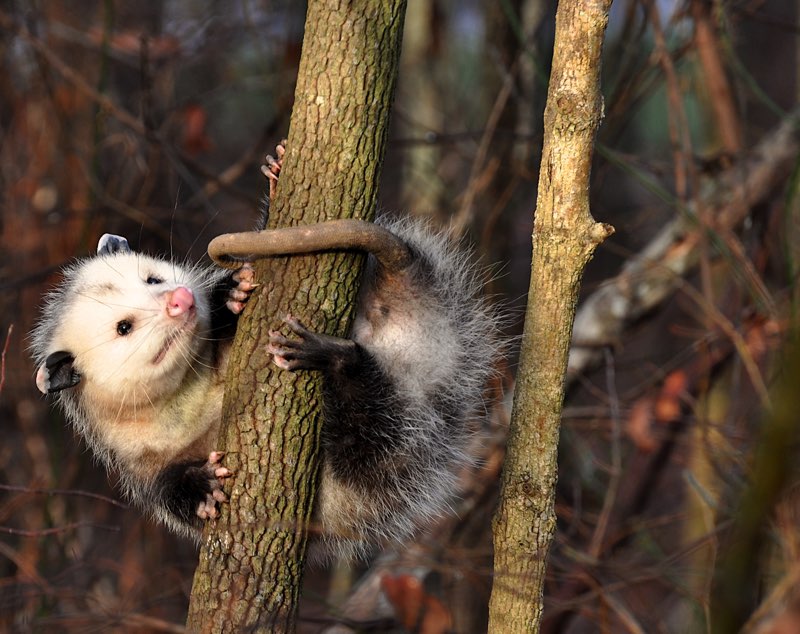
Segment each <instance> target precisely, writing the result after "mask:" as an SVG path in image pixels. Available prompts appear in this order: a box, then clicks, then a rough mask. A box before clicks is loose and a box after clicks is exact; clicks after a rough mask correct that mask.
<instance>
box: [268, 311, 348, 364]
mask: <svg viewBox="0 0 800 634" xmlns="http://www.w3.org/2000/svg"><path fill="white" fill-rule="evenodd" d="M283 322H284V323H285V324H286V325H287V326H288V327H289V330H291V331H292V333H294V334H295V335H296V338H292V339H290V338H289V337H285V336H284V335H283V334H281V333H280V332H279V331H277V330H270V331H269V345H268V346H267V352H269V353H270V354H271V355H272V361H273V362H274V363H275V365H277V366H278V367H279V368H282V369H284V370H289V371H290V372H294V371H296V370H321V371H325V372H332V371H337V370H339V371H340V370H343V369H345V368H346V366H348V365H349V364H351V363H356V362H358V360H359V349H358V345H357V344H356V343H355V342H353V341H350V340H349V339H340V338H338V337H331V336H330V335H321V334H318V333H314V332H311V331H310V330H308V329H307V328H306V327H305V326H304V325H303V324H301V323H300V321H298V320H297V319H296V318H295V317H294V316H292V315H287V316H286V318H285V319H284V320H283Z"/></svg>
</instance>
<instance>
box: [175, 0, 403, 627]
mask: <svg viewBox="0 0 800 634" xmlns="http://www.w3.org/2000/svg"><path fill="white" fill-rule="evenodd" d="M404 11H405V1H404V0H391V1H390V2H380V3H375V2H371V0H352V1H350V2H347V3H339V2H336V1H335V0H312V1H311V2H309V6H308V13H307V17H306V30H305V39H304V43H303V53H302V58H301V61H300V69H299V75H298V82H297V89H296V92H295V105H294V110H293V113H292V121H291V127H290V131H289V143H288V146H287V153H286V156H285V157H284V162H283V171H282V174H281V181H280V184H279V187H278V194H277V196H276V199H275V200H274V201H273V205H272V212H271V213H272V217H271V220H270V227H271V228H275V227H279V226H287V225H298V224H309V223H312V222H317V221H321V220H327V219H332V218H361V219H371V217H372V215H373V213H374V208H375V204H376V199H377V187H378V180H379V174H380V167H381V163H382V160H383V155H384V149H385V145H386V136H387V130H388V121H389V110H390V105H391V101H392V95H393V91H394V86H395V79H396V74H397V64H398V57H399V53H400V42H401V36H402V24H403V15H404ZM357 258H358V256H356V255H353V254H345V253H335V254H326V255H323V256H302V257H292V258H275V259H271V260H262V261H261V262H259V263H258V264H257V266H256V279H257V281H258V282H259V283H260V284H261V286H260V287H259V288H258V289H257V291H256V292H255V293H254V297H252V298H251V300H250V305H249V306H248V308H247V310H246V311H245V312H244V314H243V316H242V318H241V320H240V322H239V328H238V331H237V334H236V339H235V341H234V344H233V346H234V347H233V352H232V355H231V360H230V366H229V371H228V377H227V384H226V395H225V401H224V404H223V431H222V433H221V438H220V445H221V448H222V449H223V450H225V451H226V452H227V453H226V457H225V464H226V466H227V467H229V468H230V469H232V470H233V471H234V476H233V478H232V479H231V481H232V488H231V487H226V490H227V492H228V493H229V497H230V503H229V504H226V505H223V510H222V517H221V518H220V519H219V520H218V521H217V522H216V523H211V524H209V526H208V527H207V528H206V532H205V534H204V540H203V545H202V550H201V552H200V561H199V565H198V568H197V572H196V573H195V578H194V586H193V588H192V597H191V602H190V606H189V617H188V622H187V627H188V629H189V630H190V631H192V632H220V631H248V632H284V631H292V630H293V629H294V625H295V619H296V606H297V599H298V594H299V589H300V582H301V575H302V568H303V561H304V556H305V547H306V536H307V532H308V522H309V519H310V517H311V509H312V506H313V503H314V496H315V492H316V482H317V473H318V468H317V467H318V454H319V446H318V435H319V433H318V432H319V423H320V415H319V404H320V402H321V392H320V389H319V384H318V379H317V377H316V376H314V375H313V374H311V373H307V372H299V373H297V374H292V373H288V372H283V371H281V370H278V369H277V368H275V367H274V365H273V364H271V363H270V362H269V358H268V355H267V354H266V351H265V350H266V346H267V338H268V330H269V329H270V328H276V327H278V325H279V324H280V322H281V320H282V319H283V317H284V316H285V315H286V314H287V313H289V312H291V313H292V314H294V315H296V316H297V317H298V318H299V319H300V320H301V321H303V322H304V323H305V324H306V325H307V326H309V327H310V328H311V329H312V330H317V331H324V332H327V333H329V334H335V335H338V336H344V335H345V333H346V332H347V326H348V324H349V322H350V309H351V306H352V303H353V301H352V300H353V298H354V297H355V292H356V286H357V282H358V276H359V270H360V267H359V266H357V264H358V263H359V260H358V259H357Z"/></svg>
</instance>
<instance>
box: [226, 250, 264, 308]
mask: <svg viewBox="0 0 800 634" xmlns="http://www.w3.org/2000/svg"><path fill="white" fill-rule="evenodd" d="M255 279H256V277H255V270H254V269H253V265H252V264H250V262H246V263H245V264H243V265H242V267H241V268H240V269H239V270H238V271H236V272H235V273H234V274H233V275H232V276H231V281H232V282H233V284H234V286H232V287H231V289H230V290H229V291H228V298H227V300H226V301H225V305H226V306H227V307H228V310H229V311H231V312H232V313H233V314H234V315H238V314H239V313H241V312H242V311H243V310H244V305H245V304H246V303H247V300H248V299H249V298H250V293H252V292H253V291H254V290H255V289H256V288H257V287H258V284H256V283H255Z"/></svg>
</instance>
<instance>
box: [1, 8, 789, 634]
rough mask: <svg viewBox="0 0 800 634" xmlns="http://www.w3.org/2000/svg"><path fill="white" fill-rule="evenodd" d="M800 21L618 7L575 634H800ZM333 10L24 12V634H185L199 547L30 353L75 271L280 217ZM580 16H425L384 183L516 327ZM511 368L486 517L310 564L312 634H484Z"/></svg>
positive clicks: (566, 464)
mask: <svg viewBox="0 0 800 634" xmlns="http://www.w3.org/2000/svg"><path fill="white" fill-rule="evenodd" d="M799 13H800V3H798V2H796V1H792V0H728V1H725V2H722V1H721V0H713V1H712V0H616V1H615V2H614V5H613V8H612V14H611V20H610V23H609V27H608V32H607V40H606V46H605V51H604V65H603V94H604V96H605V109H606V118H605V121H604V123H603V126H602V128H601V130H600V134H599V138H598V146H597V155H596V160H595V166H594V171H593V185H592V193H591V196H592V212H593V215H594V217H595V219H597V220H599V221H603V222H609V223H611V224H613V225H614V226H615V227H616V234H615V235H614V236H613V237H612V238H611V239H610V240H608V241H607V242H606V243H605V244H603V245H602V246H601V248H600V250H599V252H598V254H597V255H596V257H595V259H594V260H593V262H592V263H590V265H589V267H588V269H587V273H586V278H585V281H584V287H583V297H584V301H583V304H582V306H581V307H580V308H579V316H578V319H577V322H576V331H575V347H574V355H573V357H572V358H571V373H570V376H569V379H568V380H569V382H570V384H569V393H568V398H567V403H566V409H565V415H564V420H563V432H562V449H561V467H560V480H559V493H558V503H557V513H558V517H559V531H558V534H557V537H556V542H555V544H554V546H553V549H552V551H551V553H550V565H549V575H548V581H547V589H546V596H545V619H544V623H543V631H545V632H552V633H556V632H558V633H561V632H569V633H577V632H595V631H602V632H704V631H707V623H708V617H709V614H710V613H711V612H714V613H715V614H716V615H719V618H720V619H721V620H720V622H726V623H737V624H741V623H743V622H744V620H746V619H749V623H748V626H747V627H748V628H749V629H748V631H752V632H756V631H758V632H767V631H769V632H779V631H780V632H790V631H791V632H796V631H800V585H798V584H800V528H799V527H798V519H799V518H800V507H799V506H798V502H800V500H799V499H798V493H797V489H796V486H795V485H796V474H795V473H794V472H793V469H794V465H795V464H796V463H797V460H796V459H795V455H796V444H797V440H796V439H797V431H796V429H795V428H794V425H795V422H796V420H797V416H796V415H795V414H794V413H795V412H797V411H798V409H797V407H798V406H800V403H798V402H797V401H798V400H799V399H800V394H797V393H796V392H800V377H798V375H797V374H794V375H792V374H791V373H790V370H789V369H786V370H784V368H785V367H788V366H785V364H784V357H785V356H786V355H785V354H784V353H785V352H786V350H787V347H786V346H782V345H781V344H783V343H784V342H786V341H787V340H788V339H789V338H790V333H791V330H792V322H793V320H796V307H797V304H796V302H797V299H798V288H797V272H798V256H800V235H798V234H799V233H800V221H799V220H798V213H799V212H800V206H798V205H799V203H798V200H797V196H796V191H797V164H796V161H797V156H798V142H797V135H796V133H795V127H796V122H797V113H798V111H797V110H796V104H797V101H798V73H799V72H800V64H798V60H799V59H800V15H798V14H799ZM304 14H305V7H304V4H303V3H301V2H296V1H294V0H239V1H237V2H221V1H218V0H217V1H207V2H198V1H194V0H169V1H166V2H137V3H131V2H119V1H114V0H105V1H103V2H100V1H90V0H65V1H62V2H42V1H39V2H22V1H14V0H6V1H5V2H2V3H0V55H2V66H0V182H1V183H2V207H0V239H1V240H2V248H1V249H0V291H1V292H0V307H1V309H0V349H2V366H1V367H0V425H2V439H3V440H2V443H0V630H3V631H14V632H28V631H47V632H51V631H70V632H84V631H86V632H93V631H103V632H109V631H120V632H123V631H124V632H127V631H136V632H164V631H169V632H180V631H183V630H182V625H181V624H182V623H183V620H184V618H185V613H186V606H187V600H188V599H187V597H188V593H189V591H190V589H191V580H192V573H193V569H194V566H195V563H196V551H195V548H194V546H193V545H192V544H190V543H187V542H185V541H182V540H180V539H178V538H176V537H174V536H173V535H171V534H169V533H167V532H166V530H165V529H163V528H161V527H159V526H156V525H153V524H152V523H149V522H147V521H145V520H143V519H142V518H141V517H140V515H139V514H138V513H137V512H136V511H135V510H132V509H128V508H127V507H126V506H125V505H124V504H122V503H121V502H120V501H119V496H118V494H117V492H116V491H115V489H114V477H113V475H111V476H108V475H106V473H105V472H104V471H103V470H102V469H100V468H99V467H97V466H96V465H95V464H94V463H93V460H92V458H91V456H90V455H89V454H88V453H87V451H86V449H85V447H84V445H83V444H82V443H81V442H80V441H79V440H78V439H76V438H75V437H74V435H73V433H72V430H71V429H69V428H67V427H66V426H65V425H64V423H63V419H62V418H61V416H60V414H59V413H58V412H56V411H54V410H53V409H52V408H51V407H49V405H48V403H47V401H46V399H44V398H43V397H41V395H39V393H38V392H37V390H36V387H35V385H34V370H35V369H34V368H33V366H32V363H31V361H30V360H29V358H28V356H27V354H26V345H27V340H26V336H27V333H28V332H29V331H30V328H31V326H32V324H33V323H34V320H35V318H36V312H37V306H38V305H39V303H40V299H41V296H42V294H43V293H44V292H45V291H46V289H47V288H48V287H50V286H52V284H53V283H54V281H55V280H57V277H58V270H59V268H60V267H61V266H63V265H64V264H65V263H67V262H69V261H70V259H71V258H73V257H75V256H80V255H86V254H89V253H91V252H92V251H93V249H94V245H95V244H96V241H97V238H98V236H99V235H100V234H102V233H104V232H111V233H119V234H123V235H126V236H127V237H128V238H129V240H130V241H131V244H132V245H133V246H134V248H137V249H141V250H146V251H150V252H154V253H164V254H170V253H171V254H172V255H173V256H174V257H176V258H189V259H191V260H195V259H201V258H203V257H204V252H205V248H206V245H207V243H208V241H209V240H210V239H211V238H212V237H213V236H215V235H217V234H218V233H221V232H226V231H233V230H239V229H247V228H250V227H252V226H253V224H254V222H255V219H256V217H257V213H258V212H257V210H258V206H259V200H260V199H261V197H262V196H263V193H264V190H265V183H264V182H263V181H264V179H263V177H262V176H261V174H260V172H259V165H260V162H261V160H262V158H263V155H264V154H265V153H267V152H272V150H273V147H274V144H275V143H276V142H277V141H278V140H279V139H280V138H282V137H283V136H285V135H286V134H287V131H288V124H289V117H290V114H291V108H292V99H293V90H294V80H295V75H296V70H297V64H298V60H299V55H300V49H301V44H302V37H303V23H304ZM554 15H555V2H554V0H502V1H499V2H480V1H478V0H429V1H426V0H409V5H408V12H407V16H406V26H405V39H404V46H403V54H402V61H401V71H400V77H399V84H398V90H397V97H396V103H395V107H394V114H393V122H392V132H391V136H390V140H389V150H388V155H387V158H386V162H385V167H384V172H383V186H382V195H381V207H382V208H384V209H387V210H393V211H400V212H407V213H414V214H420V215H426V216H429V217H431V218H432V219H433V221H435V222H436V223H440V224H441V225H442V226H451V227H453V228H454V231H455V232H457V233H463V234H465V235H466V236H468V238H469V239H470V240H471V241H472V242H473V243H474V244H476V245H477V248H478V250H479V252H480V253H481V256H482V258H483V261H484V262H485V263H487V264H490V265H493V266H494V267H495V270H496V273H495V275H494V276H493V279H492V282H491V284H490V288H491V292H492V293H494V294H495V295H496V296H497V297H498V298H499V299H500V300H501V301H503V302H505V303H506V305H508V306H511V307H512V308H514V309H515V311H514V314H515V318H514V320H513V323H512V324H511V325H510V328H509V335H511V336H517V335H519V333H520V332H521V330H522V324H521V323H520V316H521V314H522V311H521V307H522V306H523V305H524V302H525V301H526V299H527V298H526V297H525V292H526V289H527V287H528V276H529V268H528V267H529V258H530V243H531V241H530V233H531V227H532V215H533V207H534V201H535V196H536V186H537V178H538V174H537V169H538V164H539V154H538V153H539V151H540V147H541V135H542V129H541V119H542V110H543V108H544V102H545V97H546V89H547V77H548V68H549V60H550V58H551V51H552V39H553V31H554ZM530 299H531V301H536V298H535V297H534V298H530ZM475 361H476V363H480V362H482V360H481V359H476V360H475ZM799 365H800V364H798V363H797V362H795V363H794V364H793V366H792V367H798V366H799ZM513 375H514V359H513V358H512V359H511V360H510V363H509V367H508V368H507V371H506V381H505V383H506V384H505V386H504V388H503V389H504V392H505V395H506V397H505V398H504V399H501V401H500V403H499V405H498V407H497V412H496V416H495V417H494V419H495V424H494V427H493V428H492V429H491V430H488V431H489V432H490V433H489V434H488V435H487V438H488V440H487V442H486V443H485V445H486V446H485V448H484V456H483V458H484V463H483V464H484V466H483V468H482V469H481V470H479V471H478V472H476V473H473V474H469V476H468V477H467V478H466V479H465V489H466V490H467V495H466V499H465V501H464V502H463V503H462V504H461V505H460V506H459V509H458V510H459V515H458V517H457V518H455V519H454V518H448V520H447V521H445V522H443V524H442V525H441V526H437V527H434V528H433V529H432V531H431V533H430V534H429V535H426V536H424V537H423V538H421V539H420V542H419V544H416V545H414V546H413V547H411V548H408V549H401V552H399V553H394V554H392V553H388V554H385V555H383V556H381V558H379V559H378V560H377V563H376V564H375V565H374V566H373V567H372V568H371V569H367V566H366V565H361V566H359V567H357V568H356V569H355V570H352V569H349V568H348V567H347V566H344V565H342V566H338V567H335V568H334V569H332V570H314V571H310V572H308V573H307V575H306V578H307V581H306V586H307V587H306V589H305V592H304V597H305V598H304V602H303V605H302V607H301V615H300V618H301V623H302V628H303V631H308V632H318V631H351V630H342V629H339V630H335V629H334V627H333V626H334V624H335V623H336V622H337V621H338V620H340V619H341V618H342V617H345V618H346V619H348V620H349V621H351V624H352V622H353V621H367V622H368V624H363V623H362V627H361V629H362V631H420V632H426V633H428V634H430V633H433V632H444V631H456V632H480V631H482V630H485V627H486V625H485V623H486V621H485V620H486V607H485V606H486V602H487V600H488V591H489V589H490V587H491V583H492V570H491V561H492V560H491V536H490V520H491V513H492V510H493V505H494V499H495V496H496V482H497V475H498V472H499V465H500V461H501V459H502V446H503V426H504V421H505V420H506V414H507V412H506V411H505V410H506V409H507V408H508V406H509V403H510V394H511V392H512V390H513ZM780 381H783V382H784V383H783V384H784V390H783V391H782V392H773V386H774V385H775V384H776V382H777V383H780ZM771 402H772V403H773V404H774V405H775V408H774V412H775V414H770V413H769V411H770V409H769V407H768V406H769V404H770V403H771ZM781 413H783V415H780V414H781ZM734 537H735V540H734ZM731 543H734V544H738V545H739V547H738V548H736V547H734V548H731V547H729V544H731ZM376 570H377V571H378V572H375V571H376ZM495 574H496V582H497V583H512V584H513V583H514V580H513V579H508V578H504V577H503V575H502V571H496V573H495ZM362 575H366V576H367V581H366V582H365V583H364V584H362V586H361V587H360V590H358V592H360V593H361V595H360V596H361V599H360V600H355V599H352V598H351V599H348V598H347V597H348V596H349V595H350V593H351V586H352V585H354V584H356V583H357V581H358V579H359V577H361V576H362ZM417 581H419V582H421V583H420V584H417ZM370 584H372V585H371V587H372V589H373V592H372V594H370V593H369V592H368V588H367V586H370ZM731 586H732V587H733V590H731V589H730V587H731ZM378 595H381V596H380V597H379V596H378ZM712 598H713V600H712ZM417 604H421V605H424V606H425V608H426V612H425V614H424V616H419V614H418V613H417V612H416V608H415V606H416V605H417ZM726 619H727V620H726ZM780 628H784V629H780ZM731 631H733V630H731Z"/></svg>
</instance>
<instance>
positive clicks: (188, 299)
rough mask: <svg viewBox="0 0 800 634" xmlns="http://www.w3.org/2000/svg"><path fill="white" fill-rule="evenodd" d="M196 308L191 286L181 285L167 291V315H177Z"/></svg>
mask: <svg viewBox="0 0 800 634" xmlns="http://www.w3.org/2000/svg"><path fill="white" fill-rule="evenodd" d="M192 308H194V293H192V290H191V289H190V288H186V287H185V286H179V287H178V288H176V289H175V290H174V291H172V292H171V293H167V315H169V316H170V317H177V316H178V315H182V314H183V313H185V312H188V311H190V310H191V309H192Z"/></svg>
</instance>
